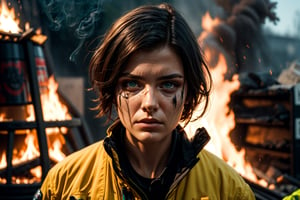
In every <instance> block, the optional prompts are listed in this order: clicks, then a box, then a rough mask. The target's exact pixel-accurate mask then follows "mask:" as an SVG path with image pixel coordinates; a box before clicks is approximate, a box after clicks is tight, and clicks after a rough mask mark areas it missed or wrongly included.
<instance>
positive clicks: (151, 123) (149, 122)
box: [136, 118, 162, 129]
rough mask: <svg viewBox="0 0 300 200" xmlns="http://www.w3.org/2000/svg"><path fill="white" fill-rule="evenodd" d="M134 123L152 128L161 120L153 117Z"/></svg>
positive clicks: (159, 123) (160, 123)
mask: <svg viewBox="0 0 300 200" xmlns="http://www.w3.org/2000/svg"><path fill="white" fill-rule="evenodd" d="M136 125H138V126H140V127H141V128H147V129H154V128H158V127H160V126H161V125H162V122H160V121H159V120H157V119H153V118H145V119H142V120H139V121H137V122H136Z"/></svg>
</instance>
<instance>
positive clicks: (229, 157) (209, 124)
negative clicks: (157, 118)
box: [185, 13, 267, 187]
mask: <svg viewBox="0 0 300 200" xmlns="http://www.w3.org/2000/svg"><path fill="white" fill-rule="evenodd" d="M202 20H203V21H202V26H203V28H204V30H205V31H204V32H203V33H202V34H201V35H200V37H199V43H201V42H202V41H203V40H204V39H205V38H206V37H207V36H208V32H211V31H212V30H213V28H214V26H215V25H218V24H219V23H221V21H220V20H219V19H217V18H216V19H214V20H213V19H212V18H211V17H210V15H209V13H206V14H205V15H204V17H203V18H202ZM210 52H211V51H210V49H209V48H207V49H204V54H205V56H206V58H207V59H208V61H211V62H212V63H216V62H215V60H216V58H215V57H213V56H212V55H211V53H210ZM208 63H210V62H208ZM209 67H210V72H211V74H212V79H213V88H212V93H211V96H210V107H209V109H208V112H207V113H206V115H205V116H204V117H203V118H202V119H200V120H197V121H194V122H190V123H189V124H188V125H187V126H186V128H185V129H186V131H187V133H188V135H189V137H192V135H193V133H195V131H196V129H197V128H199V127H205V128H206V129H207V131H208V133H209V134H210V136H211V141H210V142H209V143H208V144H207V145H206V147H205V149H206V150H208V151H210V152H212V153H214V154H215V155H217V156H218V157H220V158H221V159H223V160H224V161H226V162H227V163H228V164H229V165H230V166H232V167H233V168H234V169H235V170H236V171H237V172H238V173H240V174H241V175H242V176H243V177H245V178H247V179H249V180H250V181H253V182H256V183H258V184H260V185H262V186H265V187H266V186H267V182H266V181H264V180H258V179H257V176H256V175H255V173H254V170H253V168H252V166H251V164H250V163H249V162H247V161H246V160H245V149H241V150H240V151H237V149H236V148H235V145H234V144H233V143H232V142H231V139H230V132H231V131H232V130H233V129H234V128H235V125H236V124H235V115H234V113H233V111H232V110H230V109H229V106H228V105H229V103H230V100H231V96H230V95H231V93H232V92H234V91H236V90H237V89H238V88H239V87H240V82H239V80H238V75H234V76H233V78H232V80H226V79H225V74H226V72H227V69H228V66H227V62H226V58H225V55H223V54H222V53H219V54H218V57H217V64H216V65H214V67H211V66H209ZM201 109H202V108H201V106H199V107H198V108H197V110H198V111H197V110H196V112H195V114H197V113H198V112H200V111H201Z"/></svg>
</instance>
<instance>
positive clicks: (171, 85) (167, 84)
mask: <svg viewBox="0 0 300 200" xmlns="http://www.w3.org/2000/svg"><path fill="white" fill-rule="evenodd" d="M174 87H175V84H174V83H172V82H165V83H163V84H162V88H164V89H172V88H174Z"/></svg>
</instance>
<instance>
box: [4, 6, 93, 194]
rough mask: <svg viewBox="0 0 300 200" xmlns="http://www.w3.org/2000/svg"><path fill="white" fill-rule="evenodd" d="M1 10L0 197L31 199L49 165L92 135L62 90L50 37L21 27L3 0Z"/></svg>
mask: <svg viewBox="0 0 300 200" xmlns="http://www.w3.org/2000/svg"><path fill="white" fill-rule="evenodd" d="M0 16H1V22H0V29H1V30H0V77H1V79H0V138H1V146H0V191H1V198H4V199H14V198H19V197H22V198H25V199H27V198H29V199H31V198H32V196H33V194H34V192H35V191H36V190H37V188H38V187H39V186H40V182H41V180H42V179H43V178H44V177H45V176H46V173H47V172H48V170H49V169H50V167H51V166H52V165H54V164H56V163H57V162H59V161H60V160H62V159H63V158H64V157H65V156H66V155H67V154H69V153H71V152H73V151H75V150H78V149H79V148H81V147H82V146H86V145H87V144H90V143H91V137H90V135H89V133H88V129H87V128H86V126H85V124H84V122H83V120H82V118H81V117H80V116H79V114H78V112H77V110H76V109H75V108H74V107H72V106H71V104H70V103H68V101H67V99H66V98H65V97H63V95H61V94H59V91H58V90H57V89H58V85H57V83H56V81H55V79H54V77H53V74H51V70H50V67H49V66H48V65H47V58H46V57H45V54H44V49H43V44H44V42H45V41H46V40H47V37H46V36H45V35H42V34H41V31H40V30H34V29H33V28H30V26H29V24H26V26H25V29H24V30H23V29H21V28H20V27H19V24H18V23H19V21H18V20H17V18H16V17H15V12H14V9H13V8H10V7H9V6H7V4H6V3H5V2H3V1H1V10H0ZM67 105H68V106H67ZM77 141H79V142H77ZM16 190H18V192H17V193H16Z"/></svg>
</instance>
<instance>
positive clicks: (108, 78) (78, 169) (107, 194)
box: [40, 4, 254, 199]
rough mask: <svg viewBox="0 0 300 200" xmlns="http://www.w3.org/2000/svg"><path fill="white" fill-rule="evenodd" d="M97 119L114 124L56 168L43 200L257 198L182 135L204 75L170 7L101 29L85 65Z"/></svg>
mask: <svg viewBox="0 0 300 200" xmlns="http://www.w3.org/2000/svg"><path fill="white" fill-rule="evenodd" d="M90 79H91V82H92V85H93V88H94V90H95V91H96V92H97V93H98V94H99V98H98V99H97V100H98V106H97V110H98V111H99V113H98V116H99V117H102V116H108V119H113V118H114V116H113V115H114V113H116V114H117V116H116V119H115V120H114V123H113V124H112V125H111V126H110V127H109V129H108V130H107V134H108V136H107V137H106V138H105V139H104V140H102V141H100V142H97V143H95V144H93V145H91V146H89V147H86V148H84V149H82V150H80V151H78V152H76V153H73V154H72V155H70V156H68V157H67V158H66V159H65V160H63V161H62V162H60V163H58V164H57V165H56V166H54V167H53V168H52V169H51V170H50V171H49V173H48V175H47V177H46V179H45V180H44V182H43V184H42V187H41V193H40V196H43V198H44V199H201V198H203V199H254V195H253V193H252V191H251V189H250V187H249V186H248V185H247V184H246V183H245V182H244V180H243V179H242V178H241V176H240V175H239V174H237V173H236V172H235V171H234V170H233V169H232V168H231V167H229V166H228V165H227V164H226V163H225V162H224V161H222V160H220V159H219V158H217V157H216V156H214V155H213V154H211V153H209V152H207V151H205V150H204V149H203V147H204V146H205V144H206V143H207V142H208V140H209V136H208V134H207V132H206V131H205V129H204V128H199V129H198V130H197V131H196V133H195V136H194V137H193V139H191V140H189V139H188V138H187V136H186V133H185V132H184V130H183V127H182V126H180V125H179V123H180V124H181V123H183V124H186V123H188V122H189V121H190V120H191V119H192V115H193V111H194V109H195V107H196V106H197V105H199V104H200V103H201V102H202V103H204V109H203V112H202V113H200V115H199V116H198V117H201V116H202V115H203V114H204V112H205V110H206V107H207V104H208V95H209V91H210V86H211V77H210V74H209V71H208V68H207V66H206V65H205V63H204V61H203V58H202V55H201V53H200V49H199V46H198V43H197V40H196V38H195V36H194V35H193V33H192V31H191V29H190V28H189V27H188V25H187V23H186V21H185V20H184V19H183V17H182V16H181V15H180V14H179V13H178V12H177V11H176V10H174V9H173V8H172V7H171V5H169V4H161V5H158V6H150V5H148V6H141V7H139V8H136V9H134V10H132V11H130V12H128V13H127V14H125V15H124V16H122V17H121V18H119V19H118V20H117V21H116V22H115V23H114V24H113V26H112V27H111V28H110V29H109V30H108V32H107V33H106V35H105V37H104V38H103V41H102V43H101V44H100V46H99V47H98V48H97V50H96V51H95V53H94V55H93V57H92V59H91V63H90Z"/></svg>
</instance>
